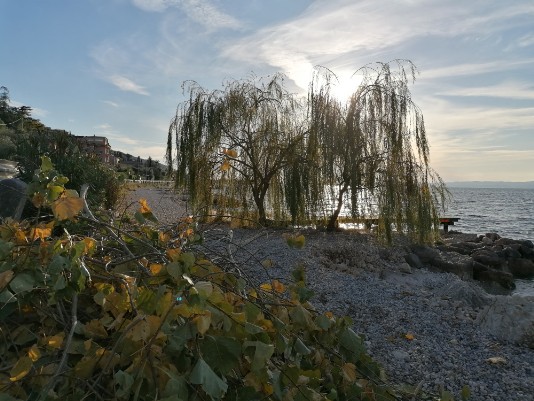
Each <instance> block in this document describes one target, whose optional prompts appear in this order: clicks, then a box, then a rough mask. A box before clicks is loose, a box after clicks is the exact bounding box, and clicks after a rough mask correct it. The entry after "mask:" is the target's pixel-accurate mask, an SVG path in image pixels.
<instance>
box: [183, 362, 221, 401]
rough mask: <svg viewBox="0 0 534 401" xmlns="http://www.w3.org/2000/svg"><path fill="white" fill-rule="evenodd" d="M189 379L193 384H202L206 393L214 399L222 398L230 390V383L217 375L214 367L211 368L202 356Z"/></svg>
mask: <svg viewBox="0 0 534 401" xmlns="http://www.w3.org/2000/svg"><path fill="white" fill-rule="evenodd" d="M189 380H190V382H191V383H192V384H200V385H201V386H202V389H203V390H204V391H205V392H206V394H208V395H209V396H210V397H211V399H213V400H218V399H220V398H222V397H223V396H224V394H225V393H226V391H227V390H228V384H226V383H225V382H224V381H223V380H222V379H221V378H220V377H219V376H217V374H216V373H215V372H214V371H213V369H211V367H210V366H209V365H208V364H207V363H206V361H204V359H202V358H200V359H199V360H198V361H197V363H196V365H195V367H194V368H193V371H192V372H191V375H190V376H189Z"/></svg>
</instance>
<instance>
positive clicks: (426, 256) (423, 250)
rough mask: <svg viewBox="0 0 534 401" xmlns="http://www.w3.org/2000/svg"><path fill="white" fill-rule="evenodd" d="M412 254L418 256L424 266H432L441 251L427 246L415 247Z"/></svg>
mask: <svg viewBox="0 0 534 401" xmlns="http://www.w3.org/2000/svg"><path fill="white" fill-rule="evenodd" d="M412 253H414V254H415V255H417V257H418V258H419V260H420V261H421V262H422V263H423V264H428V263H430V264H432V262H433V261H434V260H435V259H438V258H439V251H438V250H437V249H435V248H432V247H430V246H426V245H415V246H413V247H412Z"/></svg>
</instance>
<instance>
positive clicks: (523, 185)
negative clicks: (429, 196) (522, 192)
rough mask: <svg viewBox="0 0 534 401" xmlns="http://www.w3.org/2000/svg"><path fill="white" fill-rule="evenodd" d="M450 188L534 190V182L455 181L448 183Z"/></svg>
mask: <svg viewBox="0 0 534 401" xmlns="http://www.w3.org/2000/svg"><path fill="white" fill-rule="evenodd" d="M446 184H447V186H448V187H449V188H505V189H506V188H517V189H534V181H523V182H511V181H455V182H447V183H446Z"/></svg>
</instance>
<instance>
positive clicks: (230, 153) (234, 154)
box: [223, 149, 237, 159]
mask: <svg viewBox="0 0 534 401" xmlns="http://www.w3.org/2000/svg"><path fill="white" fill-rule="evenodd" d="M223 153H224V154H225V155H227V156H229V157H232V158H234V159H235V158H236V157H237V152H236V151H235V150H233V149H223Z"/></svg>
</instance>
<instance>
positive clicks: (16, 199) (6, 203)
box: [0, 178, 28, 220]
mask: <svg viewBox="0 0 534 401" xmlns="http://www.w3.org/2000/svg"><path fill="white" fill-rule="evenodd" d="M26 188H27V184H26V183H25V182H24V181H21V180H19V179H17V178H9V179H6V180H1V181H0V217H2V218H6V217H11V218H13V219H15V220H20V218H21V216H22V211H23V210H24V205H25V204H26V200H27V199H28V196H27V194H26Z"/></svg>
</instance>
